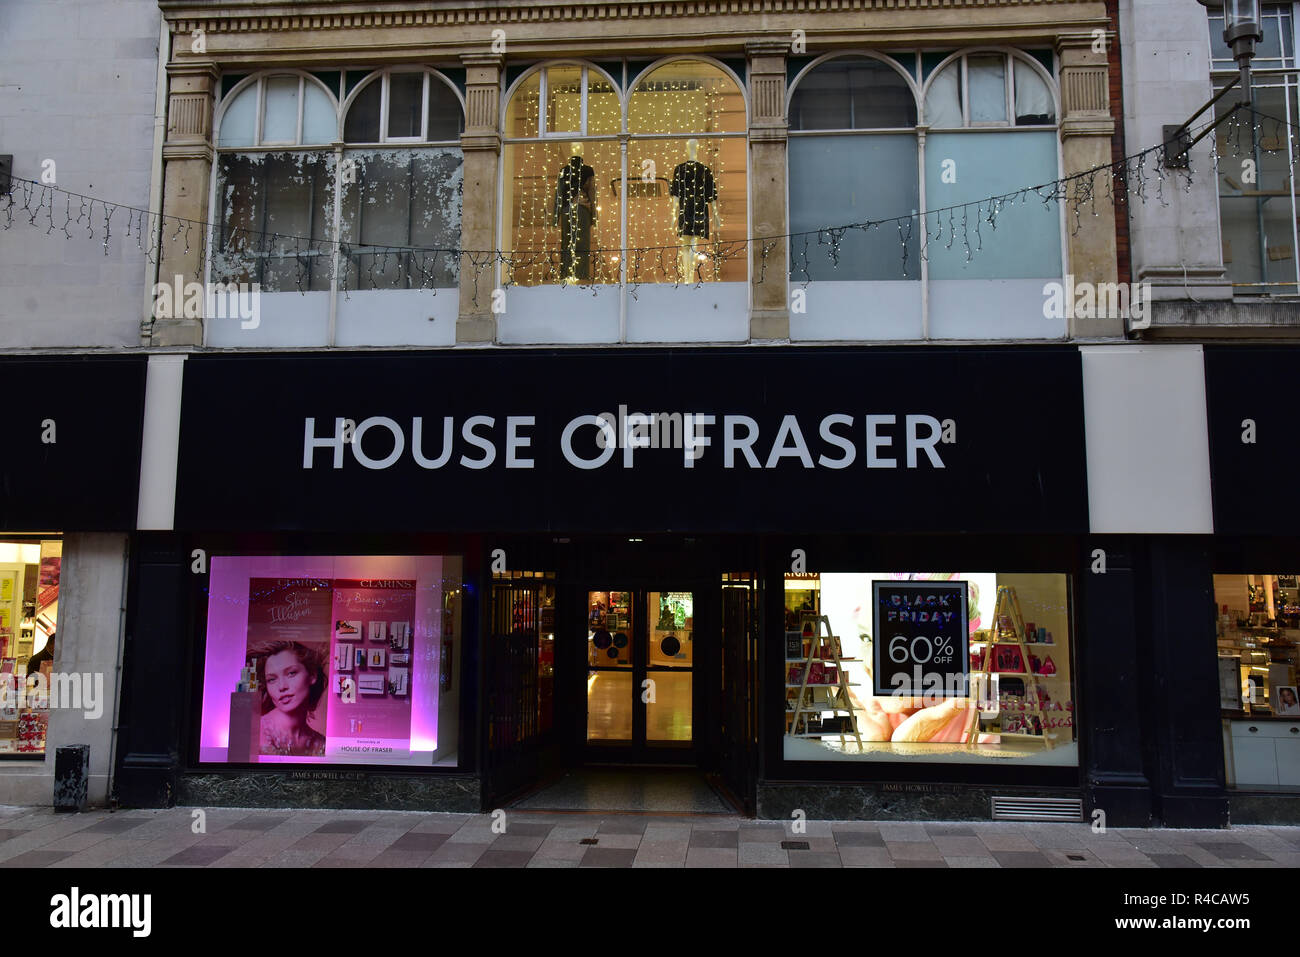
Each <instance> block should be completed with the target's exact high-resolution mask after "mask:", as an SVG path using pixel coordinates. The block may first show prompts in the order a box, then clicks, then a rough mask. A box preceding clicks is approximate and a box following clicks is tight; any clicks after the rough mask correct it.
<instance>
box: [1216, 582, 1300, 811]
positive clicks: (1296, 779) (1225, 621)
mask: <svg viewBox="0 0 1300 957" xmlns="http://www.w3.org/2000/svg"><path fill="white" fill-rule="evenodd" d="M1298 584H1300V576H1297V574H1296V573H1295V572H1290V573H1286V572H1283V573H1276V574H1247V575H1215V576H1214V603H1215V607H1216V611H1217V614H1216V629H1215V631H1216V635H1217V645H1218V669H1219V710H1220V715H1221V717H1222V720H1223V746H1224V765H1225V767H1224V771H1225V776H1226V778H1227V783H1228V786H1229V787H1234V788H1239V789H1242V790H1276V789H1279V788H1281V789H1288V788H1289V789H1295V788H1297V787H1300V743H1298V742H1297V740H1296V739H1297V737H1300V690H1298V687H1300V686H1298V684H1297V678H1298V677H1300V674H1298V671H1300V652H1297V646H1296V639H1295V634H1296V629H1297V628H1300V587H1297V586H1298Z"/></svg>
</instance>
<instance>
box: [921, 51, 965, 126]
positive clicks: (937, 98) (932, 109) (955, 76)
mask: <svg viewBox="0 0 1300 957" xmlns="http://www.w3.org/2000/svg"><path fill="white" fill-rule="evenodd" d="M925 121H926V122H927V123H929V124H930V128H931V129H952V128H954V127H959V126H961V125H962V117H961V63H960V62H957V63H954V64H952V65H951V66H948V67H945V68H944V70H943V72H942V73H940V74H938V75H937V76H936V77H935V78H934V80H933V81H932V82H931V83H930V91H929V92H928V93H927V94H926V97H925Z"/></svg>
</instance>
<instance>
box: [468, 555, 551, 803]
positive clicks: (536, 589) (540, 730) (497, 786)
mask: <svg viewBox="0 0 1300 957" xmlns="http://www.w3.org/2000/svg"><path fill="white" fill-rule="evenodd" d="M545 587H546V586H545V585H544V584H543V583H541V582H538V581H535V580H525V581H510V582H496V583H493V585H492V600H491V610H490V616H489V627H488V637H487V647H486V668H485V672H486V681H487V688H486V694H485V695H484V700H485V701H486V703H487V741H486V751H485V757H484V792H485V793H484V797H485V800H486V803H487V805H488V806H496V805H497V804H498V803H499V802H501V801H502V800H504V799H505V798H508V797H510V796H512V795H515V794H518V793H519V792H520V791H523V790H524V789H526V788H528V787H529V786H530V785H532V784H533V783H534V782H535V781H536V780H537V779H538V777H539V776H540V775H541V774H542V772H543V770H544V766H545V764H546V761H545V749H546V746H547V743H548V740H549V738H550V720H549V719H550V715H549V714H547V713H544V708H545V709H547V710H549V707H550V702H549V700H546V701H544V700H543V694H542V687H541V681H540V680H539V670H540V669H539V664H540V662H539V650H540V648H541V647H542V645H541V642H540V641H539V635H540V633H541V629H542V627H543V624H544V622H543V611H544V609H543V600H542V599H543V589H544V588H545ZM545 624H548V625H549V624H550V622H546V623H545Z"/></svg>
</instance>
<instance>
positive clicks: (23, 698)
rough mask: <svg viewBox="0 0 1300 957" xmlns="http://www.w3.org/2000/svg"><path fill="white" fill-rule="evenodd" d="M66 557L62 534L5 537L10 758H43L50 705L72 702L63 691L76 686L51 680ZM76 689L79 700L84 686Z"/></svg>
mask: <svg viewBox="0 0 1300 957" xmlns="http://www.w3.org/2000/svg"><path fill="white" fill-rule="evenodd" d="M62 556H63V542H62V541H61V540H60V539H44V540H30V541H0V755H2V756H4V757H6V758H8V757H15V758H25V757H26V758H42V757H44V755H45V736H46V731H47V729H48V728H49V719H50V710H51V708H52V707H53V708H58V707H64V706H70V704H68V703H65V702H62V701H61V700H60V696H61V695H62V694H64V693H66V692H68V690H69V688H71V687H72V686H70V685H69V684H67V683H65V682H64V681H59V682H52V681H51V677H52V675H53V674H54V671H55V664H56V653H58V654H59V657H58V660H62V654H61V651H60V649H58V647H57V638H58V626H59V580H60V576H61V571H62V563H63V558H62ZM70 677H71V676H70ZM80 678H81V676H80V675H77V676H75V678H73V679H72V680H80ZM73 690H75V692H76V695H77V697H78V701H79V700H80V695H81V689H80V688H73ZM87 690H89V689H87Z"/></svg>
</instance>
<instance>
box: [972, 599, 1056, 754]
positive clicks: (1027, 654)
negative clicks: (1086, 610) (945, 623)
mask: <svg viewBox="0 0 1300 957" xmlns="http://www.w3.org/2000/svg"><path fill="white" fill-rule="evenodd" d="M980 645H982V646H983V654H982V655H981V660H980V662H979V665H980V666H979V667H978V668H974V667H972V668H971V670H970V676H971V682H972V689H971V690H972V692H973V694H972V696H973V697H975V698H976V701H977V706H978V701H979V696H980V695H981V694H982V695H985V696H989V697H991V694H992V691H993V687H994V681H993V678H992V675H994V674H998V675H1009V676H1014V677H1017V678H1023V679H1024V682H1025V707H1024V708H1023V709H1021V710H1019V711H1015V712H1008V710H1007V709H1006V708H1004V707H1003V706H1002V703H1001V701H1000V700H999V701H998V702H997V708H998V713H999V715H1001V716H1003V720H1005V715H1006V714H1008V713H1012V714H1019V715H1024V716H1028V717H1029V718H1037V719H1038V722H1039V724H1040V725H1041V731H1039V732H1026V731H992V730H988V731H984V732H981V730H980V720H979V718H978V717H977V718H976V719H975V721H973V722H972V723H971V728H970V731H969V732H967V737H966V743H967V744H968V745H972V746H973V745H975V744H976V743H977V742H978V741H979V736H980V734H981V733H984V734H996V735H999V736H1000V737H1003V738H1017V739H1019V740H1025V741H1032V742H1036V743H1038V744H1041V745H1042V746H1043V748H1044V750H1050V749H1051V748H1052V747H1053V746H1054V745H1055V743H1056V742H1055V741H1054V740H1053V738H1054V737H1055V735H1052V734H1049V733H1048V727H1047V721H1048V717H1047V716H1048V715H1049V714H1052V715H1056V714H1070V715H1073V712H1072V711H1057V710H1054V709H1048V708H1044V707H1043V705H1044V703H1045V699H1046V700H1050V696H1049V695H1047V694H1046V693H1045V691H1046V689H1044V688H1043V685H1042V681H1043V680H1044V679H1051V678H1055V677H1068V676H1067V675H1064V674H1057V675H1044V674H1040V673H1038V672H1035V671H1034V667H1033V660H1034V658H1033V654H1032V651H1035V650H1038V649H1042V648H1057V647H1059V646H1057V645H1055V644H1043V643H1039V642H1030V641H1026V640H1025V619H1024V615H1022V614H1021V612H1020V600H1019V599H1018V598H1017V597H1016V590H1015V589H1014V588H1012V587H1010V586H1008V585H1003V586H1001V587H999V588H998V600H997V603H996V605H995V606H994V610H993V628H992V630H991V631H990V633H989V640H988V641H985V642H972V647H979V646H980ZM999 647H1004V648H1005V647H1014V648H1016V649H1018V650H1019V653H1020V663H1021V666H1022V667H1023V668H1024V670H1023V671H999V670H998V669H997V668H996V667H995V663H996V662H995V658H996V655H997V649H998V648H999ZM1062 650H1064V649H1062Z"/></svg>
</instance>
